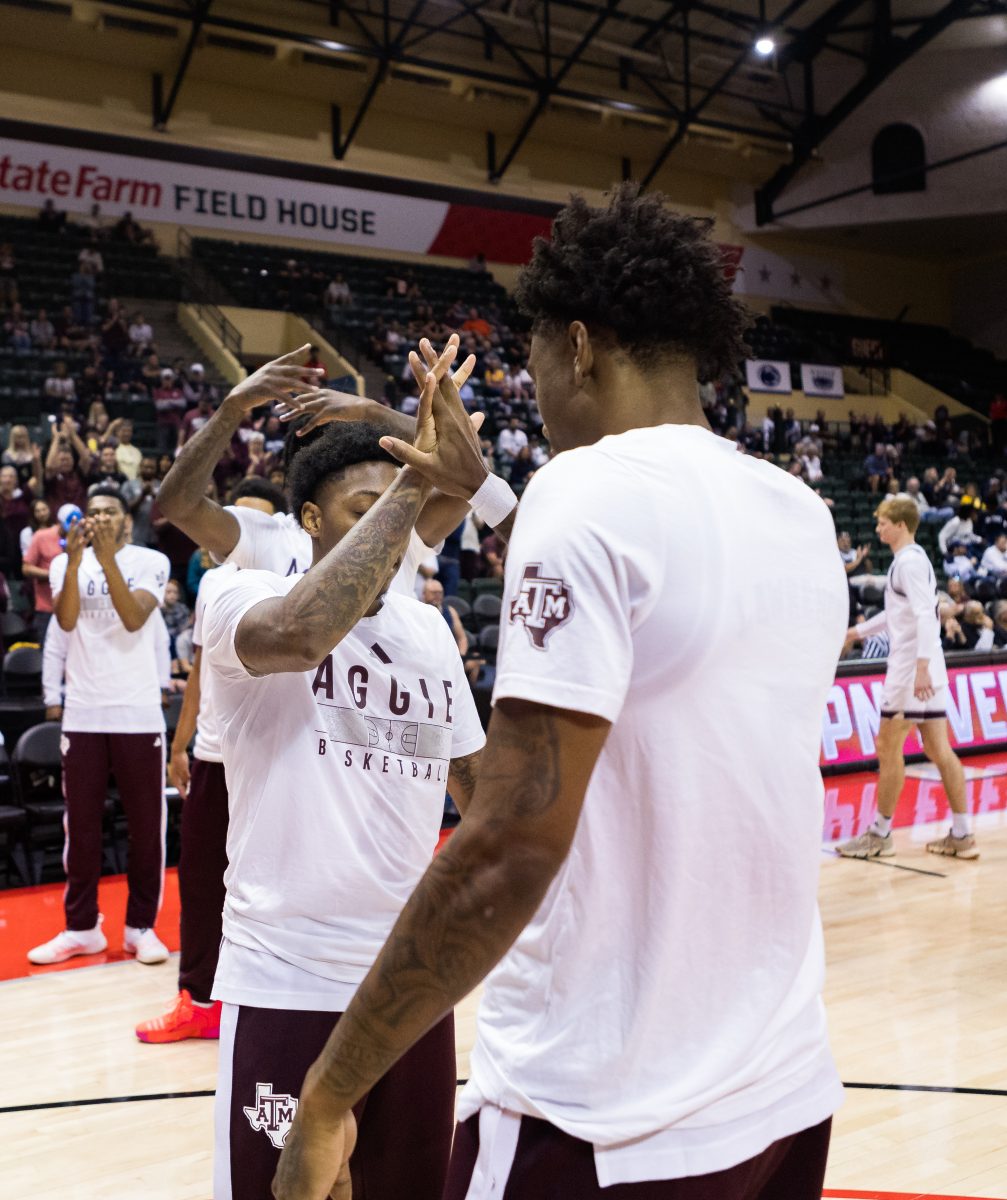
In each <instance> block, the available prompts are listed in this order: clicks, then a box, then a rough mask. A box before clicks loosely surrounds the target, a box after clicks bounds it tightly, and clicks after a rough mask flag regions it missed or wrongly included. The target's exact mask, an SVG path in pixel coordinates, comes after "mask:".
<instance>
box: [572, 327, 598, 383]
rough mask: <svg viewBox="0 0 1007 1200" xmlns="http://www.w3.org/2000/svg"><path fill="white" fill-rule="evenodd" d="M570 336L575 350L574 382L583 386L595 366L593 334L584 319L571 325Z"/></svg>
mask: <svg viewBox="0 0 1007 1200" xmlns="http://www.w3.org/2000/svg"><path fill="white" fill-rule="evenodd" d="M569 337H570V347H571V349H572V350H573V378H574V383H575V384H576V385H577V387H578V388H581V387H583V386H584V381H585V380H586V379H587V378H588V376H589V375H591V373H592V369H593V367H594V348H593V346H592V345H591V335H590V334H589V333H588V331H587V326H586V325H585V324H584V322H583V321H574V322H572V323H571V325H570V329H569Z"/></svg>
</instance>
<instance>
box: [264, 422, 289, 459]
mask: <svg viewBox="0 0 1007 1200" xmlns="http://www.w3.org/2000/svg"><path fill="white" fill-rule="evenodd" d="M262 433H263V436H264V437H265V439H266V441H265V445H266V453H267V454H272V455H273V458H274V460H275V459H276V458H277V456H278V455H280V456H282V454H283V447H284V445H285V444H286V439H285V438H284V434H283V425H282V424H281V422H280V418H279V417H268V418H267V419H266V422H265V424H264V425H263V427H262Z"/></svg>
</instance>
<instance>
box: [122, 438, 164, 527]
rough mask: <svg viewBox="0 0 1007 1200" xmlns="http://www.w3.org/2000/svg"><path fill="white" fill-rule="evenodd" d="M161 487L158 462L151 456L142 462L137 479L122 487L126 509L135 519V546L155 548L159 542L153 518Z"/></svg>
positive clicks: (146, 456)
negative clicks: (152, 521)
mask: <svg viewBox="0 0 1007 1200" xmlns="http://www.w3.org/2000/svg"><path fill="white" fill-rule="evenodd" d="M160 487H161V481H160V480H159V479H158V477H157V462H156V461H155V460H154V459H153V458H151V457H150V456H149V455H145V456H144V457H143V458H142V459H141V460H140V469H139V472H138V474H137V476H136V478H135V479H128V480H127V481H126V482H125V483H124V484H123V485H122V494H123V498H124V499H125V501H126V507H127V508H128V509H129V514H130V516H131V517H132V518H133V545H134V546H153V545H155V544H156V542H157V536H156V534H155V533H154V527H153V525H152V523H151V517H152V513H153V510H154V502H155V500H156V499H157V493H158V491H159V489H160Z"/></svg>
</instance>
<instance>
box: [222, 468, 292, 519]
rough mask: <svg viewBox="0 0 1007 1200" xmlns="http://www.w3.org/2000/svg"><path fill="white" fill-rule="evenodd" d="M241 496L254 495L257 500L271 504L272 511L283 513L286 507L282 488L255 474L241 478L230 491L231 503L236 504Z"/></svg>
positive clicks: (285, 498)
mask: <svg viewBox="0 0 1007 1200" xmlns="http://www.w3.org/2000/svg"><path fill="white" fill-rule="evenodd" d="M242 496H254V497H255V498H256V499H257V500H265V501H266V502H267V503H268V504H271V505H272V506H273V511H274V512H278V513H285V512H287V511H288V509H287V497H286V496H285V495H284V494H283V488H281V487H277V486H276V484H275V483H270V482H269V480H268V479H260V478H259V477H258V476H257V475H249V476H248V478H247V479H243V480H242V481H241V482H240V483H239V484H238V486H237V487H236V488H235V489H234V491H233V492H232V493H231V500H230V502H231V504H237V503H238V501H239V500H240V499H241V498H242Z"/></svg>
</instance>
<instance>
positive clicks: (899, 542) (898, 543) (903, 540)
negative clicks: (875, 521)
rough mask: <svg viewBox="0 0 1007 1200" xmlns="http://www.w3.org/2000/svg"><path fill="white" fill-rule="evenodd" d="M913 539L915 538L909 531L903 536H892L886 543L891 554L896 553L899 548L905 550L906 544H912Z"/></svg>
mask: <svg viewBox="0 0 1007 1200" xmlns="http://www.w3.org/2000/svg"><path fill="white" fill-rule="evenodd" d="M915 541H916V538H915V537H914V536H913V535H912V534H911V533H907V534H905V535H904V536H903V537H899V538H892V540H891V541H890V542H889V543H888V545H889V549H890V550H891V552H892V553H893V554H898V552H899V551H900V550H905V548H906V546H912V545H913V544H914V543H915Z"/></svg>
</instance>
